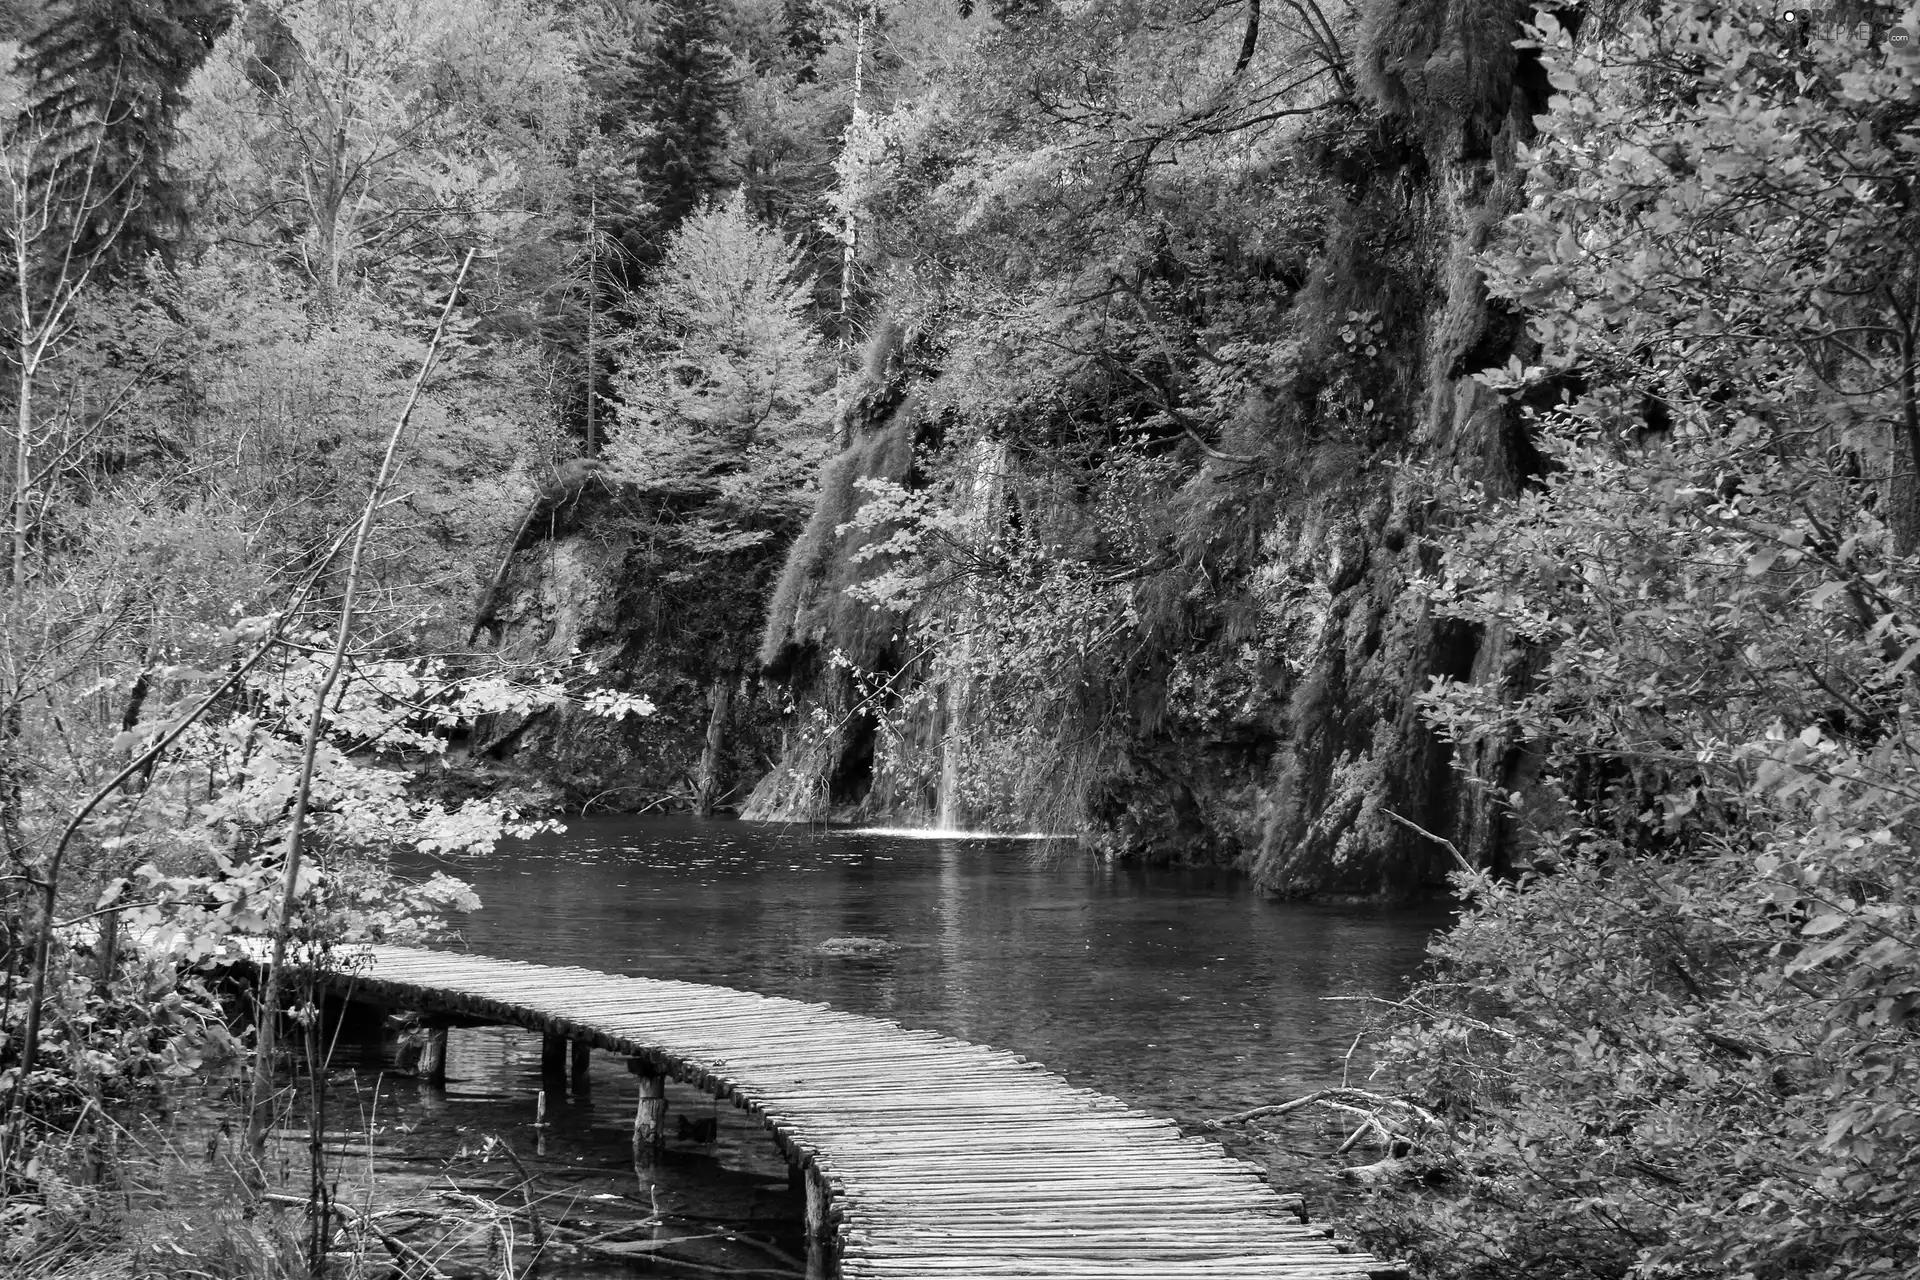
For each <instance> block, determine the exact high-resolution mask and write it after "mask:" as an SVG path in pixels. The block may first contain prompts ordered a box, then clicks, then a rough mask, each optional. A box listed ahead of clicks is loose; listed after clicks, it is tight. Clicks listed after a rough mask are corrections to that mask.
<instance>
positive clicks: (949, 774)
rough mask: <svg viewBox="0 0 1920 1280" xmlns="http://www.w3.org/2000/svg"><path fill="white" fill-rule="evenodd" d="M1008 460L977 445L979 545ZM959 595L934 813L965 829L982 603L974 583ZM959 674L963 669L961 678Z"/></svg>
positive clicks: (968, 504) (992, 523)
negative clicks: (966, 760) (964, 779)
mask: <svg viewBox="0 0 1920 1280" xmlns="http://www.w3.org/2000/svg"><path fill="white" fill-rule="evenodd" d="M1006 460H1007V447H1006V445H1005V444H1003V443H1002V442H1000V441H998V440H980V441H976V442H975V444H974V445H973V468H972V469H973V477H972V480H971V482H970V483H969V484H968V485H967V489H966V495H965V498H964V501H963V504H962V507H961V510H960V513H959V514H960V515H961V516H962V517H964V519H965V521H966V529H967V535H968V540H969V541H970V542H972V543H973V545H974V546H975V547H979V546H981V545H982V544H984V543H986V542H987V541H988V540H990V539H991V538H992V537H993V535H994V534H995V533H997V532H998V531H999V528H1000V522H1001V519H1002V515H1001V504H1002V495H1003V493H1004V492H1005V489H1006ZM960 593H961V594H960V597H959V599H958V600H957V601H955V602H954V603H953V605H952V607H951V608H950V609H949V611H948V614H947V621H948V623H949V625H952V624H954V623H956V622H957V623H958V624H959V627H958V630H959V635H958V636H957V637H955V638H953V639H952V640H951V642H950V646H951V647H950V648H949V650H948V653H947V666H948V669H949V675H948V678H947V679H946V680H945V682H944V684H943V687H942V688H941V691H940V694H941V697H940V700H941V705H942V708H943V710H944V712H945V716H944V719H945V725H944V731H943V732H942V733H941V735H940V782H939V788H938V791H937V793H936V795H935V804H934V813H935V824H936V825H937V826H938V827H939V829H940V830H942V831H958V830H961V828H962V822H963V820H964V819H965V817H966V814H965V813H964V811H963V810H962V809H961V806H960V775H961V757H962V756H963V755H964V754H965V752H966V738H967V729H968V722H969V720H970V718H971V711H972V706H971V704H972V701H973V677H972V674H971V667H972V665H973V662H972V660H973V627H972V626H971V625H970V624H971V623H972V622H973V620H974V618H973V615H974V614H975V613H976V611H977V606H976V605H975V603H974V592H973V589H972V587H971V586H970V585H966V584H964V583H963V585H962V586H961V588H960ZM954 673H958V674H957V678H955V675H954Z"/></svg>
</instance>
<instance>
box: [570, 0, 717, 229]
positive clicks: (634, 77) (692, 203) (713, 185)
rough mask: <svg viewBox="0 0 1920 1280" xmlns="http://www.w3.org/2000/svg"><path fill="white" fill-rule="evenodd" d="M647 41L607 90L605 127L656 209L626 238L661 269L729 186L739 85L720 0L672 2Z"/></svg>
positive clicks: (661, 12) (666, 4)
mask: <svg viewBox="0 0 1920 1280" xmlns="http://www.w3.org/2000/svg"><path fill="white" fill-rule="evenodd" d="M641 39H642V43H641V44H640V45H639V46H638V47H637V48H635V49H634V50H633V51H632V53H631V54H630V55H629V56H628V57H627V58H626V59H625V60H624V62H623V65H622V66H621V67H620V68H619V69H618V72H617V73H616V75H615V76H614V77H613V78H612V79H611V82H609V83H607V84H606V87H605V92H606V95H607V103H606V108H605V110H604V111H603V125H604V126H607V127H609V131H617V132H618V134H619V136H621V138H622V140H623V142H624V144H625V145H624V149H625V151H626V157H625V158H626V162H627V166H628V169H629V171H630V172H631V173H632V174H633V175H634V177H635V178H637V179H638V181H639V183H640V185H641V187H642V188H644V191H645V196H646V201H647V204H648V206H650V207H648V208H647V209H646V211H645V212H644V214H643V215H642V216H639V217H637V218H635V219H634V220H633V221H632V222H631V223H630V224H629V225H628V226H627V227H625V228H623V229H622V234H621V239H622V240H623V241H624V242H625V245H626V248H627V250H628V252H629V253H630V254H632V255H633V257H634V258H635V260H637V261H638V262H641V263H653V262H657V261H659V260H660V256H661V254H662V253H663V252H664V250H665V246H666V242H667V238H668V237H669V236H670V235H672V233H673V231H674V229H675V228H676V227H678V226H679V225H680V224H681V222H683V221H684V220H685V219H686V217H687V215H688V214H690V213H692V212H693V211H694V210H695V209H696V208H698V207H699V205H700V203H701V202H702V201H703V200H705V199H707V198H708V197H710V196H712V195H713V194H714V193H715V192H717V191H718V190H719V188H720V186H721V165H722V161H723V159H724V157H725V151H726V145H727V112H728V108H729V107H730V106H731V105H732V102H733V96H734V88H735V86H734V83H733V79H732V75H731V62H732V60H731V58H730V57H729V55H728V53H727V50H726V48H725V46H724V45H722V44H721V42H720V11H719V8H718V6H717V5H715V4H714V0H665V2H664V3H662V4H661V5H660V7H659V8H658V9H657V10H656V11H655V15H654V19H653V22H652V23H651V24H650V25H649V27H648V28H647V29H646V31H645V32H644V34H643V35H642V37H641Z"/></svg>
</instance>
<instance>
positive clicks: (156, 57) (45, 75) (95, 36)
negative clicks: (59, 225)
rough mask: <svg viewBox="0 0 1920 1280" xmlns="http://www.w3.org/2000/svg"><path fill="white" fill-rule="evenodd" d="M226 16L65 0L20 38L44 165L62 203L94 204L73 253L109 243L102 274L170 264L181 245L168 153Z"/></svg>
mask: <svg viewBox="0 0 1920 1280" xmlns="http://www.w3.org/2000/svg"><path fill="white" fill-rule="evenodd" d="M232 12H233V7H232V4H231V3H229V0H67V3H65V4H64V5H62V6H61V7H60V8H59V9H57V10H56V11H55V14H54V16H53V17H52V18H51V20H49V21H48V22H47V23H46V24H45V25H44V26H43V27H41V28H40V29H39V30H38V31H37V32H36V33H35V34H34V35H32V36H31V37H30V38H29V39H28V40H27V42H26V45H25V48H24V51H23V55H22V66H23V69H24V70H25V71H26V73H27V74H28V75H29V76H30V77H31V81H32V84H31V89H30V97H29V100H28V101H27V103H26V104H25V116H26V121H27V123H28V125H29V127H30V128H32V129H34V130H36V131H38V132H39V133H40V135H41V137H42V139H43V143H42V146H43V155H42V159H41V163H42V164H44V165H46V166H47V167H48V170H49V172H48V179H49V180H50V181H53V182H55V183H57V184H58V185H60V186H61V187H63V188H64V189H65V190H66V191H67V193H68V194H67V198H68V199H69V200H71V201H73V202H74V203H75V204H76V205H88V204H92V205H97V206H99V208H98V211H97V212H94V213H92V214H91V215H90V216H86V217H82V216H80V215H78V214H77V213H76V215H75V216H76V218H77V220H78V224H79V225H80V226H82V227H88V228H90V230H88V231H87V232H86V233H85V234H83V235H81V236H79V237H78V238H77V247H78V249H79V250H80V251H81V252H82V253H83V254H89V255H90V254H92V253H93V252H94V250H95V249H96V248H97V247H99V245H100V243H101V242H102V241H103V240H104V239H106V238H111V239H112V241H113V246H112V250H111V254H110V258H109V260H108V261H106V262H105V263H103V265H104V266H105V267H106V268H107V269H108V270H109V271H110V272H113V271H119V270H124V269H125V267H126V266H127V265H128V264H131V263H137V262H139V261H140V260H142V259H143V258H145V257H146V256H147V255H148V254H149V253H159V254H162V255H164V256H171V255H172V253H173V251H174V248H175V246H176V245H177V243H178V241H179V238H180V235H181V233H182V231H183V229H184V225H185V219H186V193H185V191H184V190H183V187H182V184H181V183H180V181H179V179H178V177H177V175H176V174H175V173H174V171H173V168H172V166H171V164H170V156H171V153H172V151H173V147H174V144H175V142H176V141H177V140H178V134H179V130H178V124H179V119H180V114H181V112H182V111H183V110H184V109H185V108H186V105H187V100H186V96H185V89H186V86H187V82H188V81H189V80H190V79H191V78H192V76H193V74H194V72H195V71H196V70H197V69H198V68H199V67H200V65H201V63H203V62H204V61H206V57H207V53H208V51H209V50H210V49H212V47H213V43H214V40H215V39H216V38H217V37H218V36H219V35H220V33H221V32H222V31H224V30H225V29H226V27H227V25H228V23H229V21H230V20H231V18H232ZM103 197H104V199H103ZM118 207H124V210H125V212H124V213H120V212H116V209H117V208H118ZM103 215H104V216H103ZM106 227H115V228H117V231H116V233H115V234H114V235H113V236H111V237H105V236H104V229H105V228H106Z"/></svg>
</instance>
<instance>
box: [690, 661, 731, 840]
mask: <svg viewBox="0 0 1920 1280" xmlns="http://www.w3.org/2000/svg"><path fill="white" fill-rule="evenodd" d="M707 699H708V704H709V706H710V707H711V708H712V710H711V714H709V715H708V716H707V745H706V747H705V748H704V749H703V750H702V751H701V752H700V775H699V778H698V779H697V785H696V786H695V788H694V800H693V802H694V807H695V809H696V811H697V812H698V813H699V815H700V816H701V817H703V818H708V817H712V816H713V806H714V805H715V804H716V803H717V802H718V801H719V799H720V768H721V764H720V757H721V752H722V751H724V750H725V749H726V745H727V713H728V712H729V711H730V710H731V709H732V707H733V680H732V678H731V677H728V676H715V677H714V678H713V688H712V689H711V690H710V691H709V692H708V695H707Z"/></svg>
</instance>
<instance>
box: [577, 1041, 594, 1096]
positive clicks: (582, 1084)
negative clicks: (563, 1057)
mask: <svg viewBox="0 0 1920 1280" xmlns="http://www.w3.org/2000/svg"><path fill="white" fill-rule="evenodd" d="M592 1061H593V1046H592V1045H590V1044H588V1043H587V1042H586V1041H585V1040H575V1041H574V1042H573V1077H572V1088H573V1092H574V1095H575V1096H576V1097H582V1098H584V1097H586V1095H587V1088H588V1079H589V1077H588V1075H587V1067H588V1065H589V1064H590V1063H591V1062H592Z"/></svg>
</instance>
